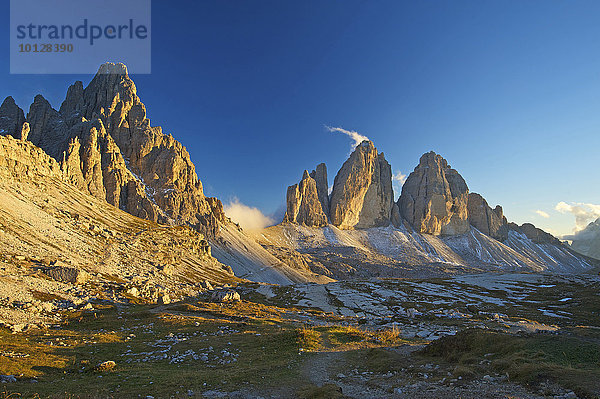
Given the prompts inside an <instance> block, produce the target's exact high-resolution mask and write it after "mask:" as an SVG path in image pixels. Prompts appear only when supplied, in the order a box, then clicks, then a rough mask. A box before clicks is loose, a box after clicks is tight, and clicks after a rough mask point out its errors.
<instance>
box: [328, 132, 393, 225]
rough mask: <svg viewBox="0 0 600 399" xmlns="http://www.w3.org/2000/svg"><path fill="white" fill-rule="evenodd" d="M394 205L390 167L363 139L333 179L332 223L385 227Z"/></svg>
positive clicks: (380, 154)
mask: <svg viewBox="0 0 600 399" xmlns="http://www.w3.org/2000/svg"><path fill="white" fill-rule="evenodd" d="M393 205H394V203H393V191H392V169H391V167H390V164H389V163H388V162H387V161H386V160H385V157H384V154H383V153H378V152H377V149H376V148H375V146H374V144H373V143H372V142H371V141H367V140H365V141H363V142H362V143H360V144H359V145H358V146H357V147H356V149H355V150H354V152H352V154H351V155H350V157H349V158H348V159H347V160H346V162H344V165H342V167H341V169H340V170H339V171H338V173H337V175H336V176H335V180H334V183H333V191H332V193H331V201H330V211H329V212H330V214H329V215H330V219H331V223H332V224H334V225H335V226H338V227H340V228H342V229H353V228H369V227H379V226H387V225H389V224H390V218H391V213H392V207H393Z"/></svg>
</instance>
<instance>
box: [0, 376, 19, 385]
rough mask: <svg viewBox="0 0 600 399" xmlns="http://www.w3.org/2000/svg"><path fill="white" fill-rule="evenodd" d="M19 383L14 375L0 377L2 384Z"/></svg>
mask: <svg viewBox="0 0 600 399" xmlns="http://www.w3.org/2000/svg"><path fill="white" fill-rule="evenodd" d="M15 382H17V379H16V377H15V376H14V375H0V384H11V383H15Z"/></svg>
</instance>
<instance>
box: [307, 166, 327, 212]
mask: <svg viewBox="0 0 600 399" xmlns="http://www.w3.org/2000/svg"><path fill="white" fill-rule="evenodd" d="M310 177H312V178H313V179H315V182H316V183H317V196H318V197H319V202H320V203H321V208H322V209H323V213H324V214H325V215H327V216H329V186H328V185H327V166H325V164H324V163H320V164H318V165H317V168H316V169H315V170H313V171H312V172H310Z"/></svg>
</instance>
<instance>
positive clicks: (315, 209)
mask: <svg viewBox="0 0 600 399" xmlns="http://www.w3.org/2000/svg"><path fill="white" fill-rule="evenodd" d="M313 172H314V173H316V172H315V171H313ZM286 204H287V209H286V212H285V216H284V218H283V221H284V222H288V223H298V224H303V225H306V226H313V227H320V226H327V214H326V213H325V212H324V211H323V205H322V203H321V202H320V201H319V194H318V190H317V181H316V180H315V179H314V178H313V177H312V176H311V174H310V173H308V171H307V170H305V171H304V173H303V174H302V180H300V183H298V184H294V185H292V186H289V187H288V189H287V198H286Z"/></svg>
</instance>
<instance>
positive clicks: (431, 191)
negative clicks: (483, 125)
mask: <svg viewBox="0 0 600 399" xmlns="http://www.w3.org/2000/svg"><path fill="white" fill-rule="evenodd" d="M468 195H469V188H468V187H467V184H466V183H465V181H464V179H463V178H462V176H461V175H460V174H459V173H458V172H457V171H456V170H454V169H452V168H451V167H450V165H448V162H447V161H446V160H445V159H444V158H442V157H441V156H439V155H438V154H436V153H434V152H428V153H426V154H424V155H423V156H422V157H421V159H420V161H419V165H417V167H416V168H415V170H414V171H413V172H412V173H411V174H410V175H409V176H408V178H407V179H406V182H405V183H404V185H403V186H402V194H401V195H400V198H399V199H398V209H399V210H400V215H401V216H402V218H403V219H405V220H406V221H408V222H409V223H410V224H411V225H412V226H413V228H414V229H415V230H416V231H417V232H419V233H426V234H433V235H458V234H464V233H466V232H468V231H469V228H470V227H469V220H468V211H467V205H468Z"/></svg>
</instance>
